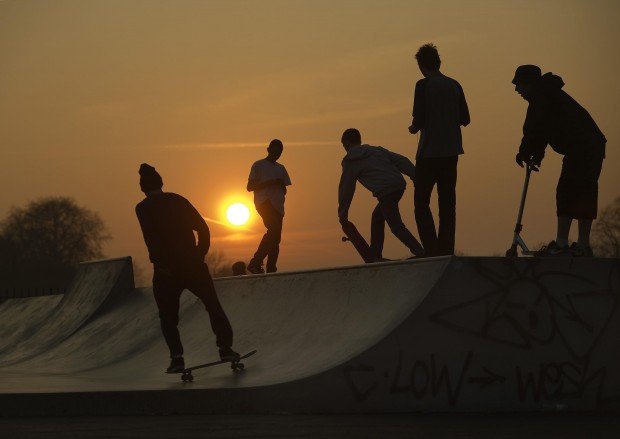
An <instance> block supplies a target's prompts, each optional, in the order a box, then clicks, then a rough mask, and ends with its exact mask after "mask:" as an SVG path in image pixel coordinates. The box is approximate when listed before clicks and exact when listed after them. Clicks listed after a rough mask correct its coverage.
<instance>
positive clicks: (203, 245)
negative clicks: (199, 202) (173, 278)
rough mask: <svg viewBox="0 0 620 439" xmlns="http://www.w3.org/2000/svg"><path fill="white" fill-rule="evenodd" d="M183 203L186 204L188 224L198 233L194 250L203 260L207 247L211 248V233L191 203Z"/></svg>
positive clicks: (207, 250)
mask: <svg viewBox="0 0 620 439" xmlns="http://www.w3.org/2000/svg"><path fill="white" fill-rule="evenodd" d="M185 201H186V202H187V215H188V217H189V221H190V224H191V225H192V229H194V230H195V231H196V232H197V233H198V244H197V245H196V250H198V255H199V256H200V257H201V258H204V257H205V256H206V254H207V253H208V252H209V247H211V232H210V231H209V226H208V225H207V222H206V221H205V219H204V218H203V217H202V215H200V213H198V211H197V210H196V208H195V207H194V206H193V205H192V203H190V202H189V201H188V200H185Z"/></svg>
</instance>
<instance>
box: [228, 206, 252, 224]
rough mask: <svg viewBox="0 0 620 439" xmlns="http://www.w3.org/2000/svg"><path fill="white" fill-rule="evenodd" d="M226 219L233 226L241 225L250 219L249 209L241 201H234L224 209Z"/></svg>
mask: <svg viewBox="0 0 620 439" xmlns="http://www.w3.org/2000/svg"><path fill="white" fill-rule="evenodd" d="M226 219H227V220H228V222H230V223H231V224H232V225H234V226H242V225H244V224H245V223H247V222H248V220H249V219H250V209H248V206H246V205H245V204H243V203H234V204H231V205H230V206H228V208H227V209H226Z"/></svg>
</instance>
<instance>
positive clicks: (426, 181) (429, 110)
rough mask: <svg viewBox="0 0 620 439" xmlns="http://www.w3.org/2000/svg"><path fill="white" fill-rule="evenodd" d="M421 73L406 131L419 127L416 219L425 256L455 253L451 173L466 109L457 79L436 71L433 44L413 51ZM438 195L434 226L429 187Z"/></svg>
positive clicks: (453, 178)
mask: <svg viewBox="0 0 620 439" xmlns="http://www.w3.org/2000/svg"><path fill="white" fill-rule="evenodd" d="M415 57H416V60H417V62H418V66H419V68H420V71H421V72H422V75H424V78H423V79H421V80H419V81H418V82H417V83H416V86H415V95H414V99H413V120H412V122H411V126H410V127H409V132H410V133H411V134H416V133H418V132H421V135H420V141H419V143H418V151H417V154H416V168H417V172H416V177H415V191H414V207H415V219H416V223H417V225H418V232H419V234H420V239H421V240H422V245H423V246H424V249H425V250H426V254H427V256H439V255H451V254H454V240H455V228H456V176H457V163H458V157H459V155H461V154H463V141H462V137H461V126H467V125H469V122H470V118H469V109H468V108H467V102H466V100H465V94H464V93H463V88H462V87H461V85H460V84H459V83H458V82H457V81H455V80H454V79H452V78H449V77H447V76H445V75H444V74H443V73H441V72H440V71H439V67H440V66H441V60H440V58H439V53H438V52H437V48H436V47H435V45H433V44H425V45H423V46H422V47H420V49H419V50H418V52H417V53H416V55H415ZM435 185H437V195H438V198H439V230H438V231H437V230H436V228H435V222H434V220H433V214H432V213H431V209H430V200H431V194H432V192H433V187H434V186H435Z"/></svg>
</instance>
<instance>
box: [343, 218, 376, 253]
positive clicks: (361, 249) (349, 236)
mask: <svg viewBox="0 0 620 439" xmlns="http://www.w3.org/2000/svg"><path fill="white" fill-rule="evenodd" d="M342 231H343V232H344V234H345V235H346V236H343V237H342V242H347V241H350V242H351V244H353V247H355V250H357V252H358V253H359V255H360V256H361V257H362V259H363V260H364V262H366V263H370V262H375V261H376V258H375V257H374V255H373V254H372V252H371V251H370V246H369V245H368V243H367V242H366V240H365V239H364V237H363V236H362V235H361V233H360V232H359V231H358V230H357V227H355V224H353V223H352V222H351V221H347V222H345V223H344V224H342Z"/></svg>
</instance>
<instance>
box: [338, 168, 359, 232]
mask: <svg viewBox="0 0 620 439" xmlns="http://www.w3.org/2000/svg"><path fill="white" fill-rule="evenodd" d="M356 184H357V173H356V172H354V171H353V170H352V169H351V167H350V166H346V165H344V164H343V165H342V175H341V176H340V184H339V185H338V218H339V219H340V222H343V221H346V220H347V219H348V218H349V207H351V202H352V201H353V195H355V185H356Z"/></svg>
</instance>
